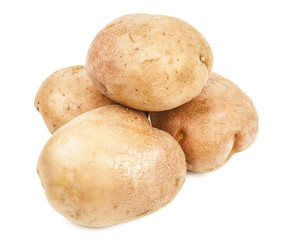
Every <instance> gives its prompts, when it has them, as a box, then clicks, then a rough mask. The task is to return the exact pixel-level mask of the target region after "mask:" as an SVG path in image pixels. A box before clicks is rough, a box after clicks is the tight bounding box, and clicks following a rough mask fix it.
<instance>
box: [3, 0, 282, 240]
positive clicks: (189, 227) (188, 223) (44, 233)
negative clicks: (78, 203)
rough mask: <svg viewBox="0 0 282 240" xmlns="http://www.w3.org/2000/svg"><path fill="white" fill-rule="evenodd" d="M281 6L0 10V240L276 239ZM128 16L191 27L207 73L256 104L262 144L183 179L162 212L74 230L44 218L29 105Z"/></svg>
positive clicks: (43, 136)
mask: <svg viewBox="0 0 282 240" xmlns="http://www.w3.org/2000/svg"><path fill="white" fill-rule="evenodd" d="M279 2H281V1H271V0H267V1H247V0H246V1H238V0H237V1H216V0H213V1H209V0H207V1H200V0H195V1H177V0H173V1H164V0H163V1H153V0H149V1H146V0H143V1H136V2H135V1H133V0H131V1H122V0H118V1H107V0H102V1H70V0H69V1H59V0H57V1H50V0H49V1H2V0H1V2H0V25H1V28H0V33H1V37H0V69H1V72H0V81H1V84H0V91H1V93H0V98H1V99H0V100H1V101H0V104H1V108H0V110H1V118H0V121H1V124H0V128H1V132H0V137H1V145H0V146H1V157H0V161H1V167H0V178H1V179H0V184H1V186H0V194H1V195H0V201H1V204H0V208H1V209H0V219H1V222H2V223H1V225H0V226H1V230H0V238H1V239H99V240H100V239H113V238H114V239H193V240H194V239H217V240H218V239H272V240H273V239H282V207H281V205H282V197H281V193H282V173H281V171H282V156H281V148H282V146H281V145H282V141H281V135H282V128H281V125H282V118H281V111H282V107H281V104H282V93H281V92H282V76H281V69H282V66H281V65H282V24H281V23H282V14H281V9H282V8H281V7H280V6H279ZM128 13H153V14H164V15H171V16H175V17H178V18H181V19H183V20H185V21H187V22H188V23H190V24H192V25H193V26H194V27H196V28H197V29H198V30H199V31H200V32H201V33H202V34H203V35H204V36H205V37H206V39H207V40H208V42H209V43H210V45H211V47H212V50H213V53H214V68H213V71H215V72H217V73H219V74H221V75H223V76H225V77H226V78H229V79H230V80H232V81H233V82H235V83H236V84H237V85H238V86H240V87H241V88H242V89H243V90H244V91H245V92H246V93H247V94H248V95H249V96H250V97H251V98H252V100H253V102H254V103H255V105H256V107H257V110H258V113H259V117H260V131H259V136H258V138H257V141H256V142H255V144H254V145H252V146H251V147H250V148H249V149H248V150H246V151H244V152H242V153H238V154H236V155H235V156H233V157H232V158H231V159H230V161H229V162H228V163H227V164H226V165H225V166H224V167H223V168H221V169H219V170H217V171H215V172H213V173H209V174H193V173H188V174H187V179H186V182H185V184H184V186H183V188H182V190H181V192H180V193H179V194H178V195H177V197H176V198H175V199H174V201H172V202H171V203H170V204H169V205H168V206H166V207H165V208H163V209H161V210H160V211H158V212H156V213H154V214H152V215H149V216H146V217H144V218H141V219H139V220H136V221H132V222H129V223H124V224H121V225H116V226H113V227H108V228H102V229H92V228H86V227H81V226H78V225H76V224H73V223H71V222H70V221H69V220H67V219H65V218H64V217H62V216H61V215H59V214H58V213H57V212H55V211H54V210H53V209H52V208H51V206H50V205H49V204H48V202H47V200H46V198H45V194H44V191H43V189H42V187H41V184H40V181H39V179H38V177H37V174H36V163H37V158H38V156H39V153H40V151H41V149H42V147H43V145H44V143H45V142H46V141H47V139H48V138H49V137H50V136H51V135H50V134H49V132H48V131H47V128H46V127H45V125H44V123H43V121H42V119H41V116H40V115H39V114H38V112H37V111H36V110H35V108H34V106H33V99H34V96H35V94H36V91H37V89H38V87H39V86H40V84H41V82H42V81H43V80H44V79H45V78H46V77H47V76H48V75H49V74H51V73H52V72H54V71H55V70H58V69H60V68H63V67H67V66H71V65H76V64H84V62H85V57H86V52H87V50H88V47H89V44H90V42H91V41H92V39H93V38H94V36H95V34H96V33H97V32H98V31H99V30H100V29H101V28H102V27H103V26H104V25H106V24H107V23H108V22H110V21H111V20H113V19H114V18H116V17H119V16H121V15H124V14H128ZM279 228H280V229H279Z"/></svg>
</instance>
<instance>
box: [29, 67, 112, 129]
mask: <svg viewBox="0 0 282 240" xmlns="http://www.w3.org/2000/svg"><path fill="white" fill-rule="evenodd" d="M109 104H114V102H113V101H112V100H110V99H109V98H107V97H106V96H104V95H103V94H102V93H101V92H100V91H99V90H98V89H97V88H96V87H95V86H94V84H93V83H92V82H91V81H90V79H89V77H88V75H87V73H86V71H85V69H84V66H82V65H77V66H71V67H67V68H63V69H60V70H58V71H56V72H54V73H53V74H51V75H50V76H49V77H48V78H47V79H45V81H44V82H43V83H42V85H41V86H40V88H39V90H38V92H37V94H36V97H35V100H34V106H35V108H36V109H37V110H38V111H39V112H40V114H41V116H42V118H43V120H44V122H45V124H46V126H47V128H48V130H49V131H50V132H51V133H53V132H55V131H56V130H57V129H58V128H60V127H61V126H63V125H64V124H66V123H67V122H69V121H70V120H72V119H73V118H74V117H76V116H78V115H80V114H82V113H84V112H87V111H89V110H92V109H95V108H98V107H101V106H105V105H109Z"/></svg>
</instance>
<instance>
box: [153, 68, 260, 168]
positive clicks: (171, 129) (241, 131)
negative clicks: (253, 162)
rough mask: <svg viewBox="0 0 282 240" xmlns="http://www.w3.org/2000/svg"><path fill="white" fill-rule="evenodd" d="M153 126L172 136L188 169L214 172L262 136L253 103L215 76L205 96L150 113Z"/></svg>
mask: <svg viewBox="0 0 282 240" xmlns="http://www.w3.org/2000/svg"><path fill="white" fill-rule="evenodd" d="M150 117H151V121H152V125H153V126H154V127H157V128H159V129H162V130H165V131H167V132H168V133H170V134H171V135H172V136H173V137H174V138H175V139H176V140H177V141H178V142H179V143H180V145H181V147H182V149H183V150H184V152H185V155H186V160H187V164H188V169H189V170H192V171H195V172H210V171H213V170H216V169H218V168H220V167H221V166H223V165H224V164H225V163H226V162H227V161H228V160H229V158H230V157H231V156H232V155H233V154H234V153H237V152H240V151H243V150H245V149H247V148H248V147H249V146H250V145H251V144H252V143H253V142H254V141H255V139H256V136H257V133H258V115H257V112H256V109H255V107H254V105H253V102H252V101H251V99H250V98H249V97H248V96H247V95H246V94H245V93H244V92H243V91H242V90H240V88H238V87H237V86H236V85H235V84H234V83H232V82H231V81H229V80H227V79H225V78H223V77H222V76H220V75H218V74H216V73H211V75H210V77H209V80H208V82H207V85H206V86H205V87H204V88H203V91H202V92H201V94H200V95H199V96H198V97H196V98H195V99H193V100H192V101H190V102H188V103H186V104H184V105H182V106H180V107H178V108H176V109H173V110H170V111H165V112H152V113H150Z"/></svg>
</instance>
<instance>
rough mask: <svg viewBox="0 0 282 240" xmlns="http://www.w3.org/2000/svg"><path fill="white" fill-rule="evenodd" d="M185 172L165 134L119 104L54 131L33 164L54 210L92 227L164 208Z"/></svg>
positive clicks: (182, 158)
mask: <svg viewBox="0 0 282 240" xmlns="http://www.w3.org/2000/svg"><path fill="white" fill-rule="evenodd" d="M186 169H187V166H186V161H185V155H184V153H183V151H182V149H181V147H180V146H179V144H178V143H177V142H176V141H175V140H174V139H173V138H172V137H171V136H170V135H169V134H168V133H166V132H164V131H161V130H158V129H155V128H153V127H152V126H151V125H150V123H149V121H148V119H147V118H146V117H145V115H144V114H143V113H141V112H137V111H133V110H129V109H127V108H124V107H122V106H119V105H111V106H105V107H101V108H98V109H95V110H92V111H89V112H87V113H84V114H82V115H80V116H78V117H76V118H75V119H73V120H72V121H70V122H69V123H68V124H66V125H64V126H63V127H62V128H60V129H58V130H57V131H56V132H55V133H54V134H53V136H52V137H51V138H50V139H49V141H48V142H47V143H46V145H45V147H44V149H43V151H42V152H41V155H40V157H39V161H38V165H37V170H38V174H39V177H40V179H41V182H42V185H43V187H44V189H45V193H46V195H47V198H48V200H49V202H50V204H51V205H52V206H53V207H54V209H55V210H57V211H58V212H59V213H61V214H62V215H64V216H65V217H67V218H69V219H71V220H72V221H74V222H76V223H79V224H82V225H86V226H91V227H103V226H110V225H113V224H117V223H121V222H126V221H130V220H133V219H136V218H139V217H141V216H145V215H148V214H151V213H153V212H155V211H157V210H158V209H160V208H162V207H164V206H165V205H166V204H167V203H169V202H170V201H171V200H172V199H173V198H174V197H175V195H176V194H177V193H178V191H179V190H180V189H181V187H182V185H183V183H184V181H185V176H186Z"/></svg>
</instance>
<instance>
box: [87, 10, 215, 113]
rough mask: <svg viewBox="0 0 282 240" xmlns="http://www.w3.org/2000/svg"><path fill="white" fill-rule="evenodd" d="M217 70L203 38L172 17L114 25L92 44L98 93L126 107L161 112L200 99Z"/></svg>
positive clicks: (134, 18)
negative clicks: (213, 71)
mask: <svg viewBox="0 0 282 240" xmlns="http://www.w3.org/2000/svg"><path fill="white" fill-rule="evenodd" d="M212 64H213V55H212V51H211V48H210V46H209V44H208V42H207V41H206V40H205V38H204V37H203V36H202V35H201V34H200V33H199V32H198V31H197V30H196V29H195V28H193V27H192V26H191V25H189V24H188V23H186V22H184V21H182V20H180V19H177V18H174V17H169V16H162V15H150V14H131V15H125V16H122V17H120V18H117V19H115V20H114V21H113V22H111V23H110V24H108V25H107V26H106V27H105V28H104V29H102V30H101V31H100V32H99V33H98V34H97V36H96V37H95V39H94V40H93V42H92V43H91V45H90V47H89V50H88V54H87V61H86V65H85V67H86V70H87V72H88V75H89V77H90V79H91V80H92V81H93V83H94V84H95V85H96V86H97V88H98V89H99V90H100V91H101V92H102V93H103V94H104V95H106V96H107V97H109V98H111V99H112V100H114V101H116V102H118V103H121V104H123V105H125V106H128V107H131V108H134V109H138V110H143V111H163V110H168V109H172V108H175V107H178V106H180V105H182V104H184V103H186V102H188V101H189V100H191V99H192V98H194V97H196V96H197V95H198V94H199V93H200V92H201V90H202V88H203V86H204V85H205V83H206V81H207V79H208V75H209V73H210V71H211V68H212Z"/></svg>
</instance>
